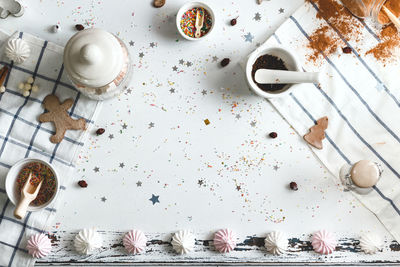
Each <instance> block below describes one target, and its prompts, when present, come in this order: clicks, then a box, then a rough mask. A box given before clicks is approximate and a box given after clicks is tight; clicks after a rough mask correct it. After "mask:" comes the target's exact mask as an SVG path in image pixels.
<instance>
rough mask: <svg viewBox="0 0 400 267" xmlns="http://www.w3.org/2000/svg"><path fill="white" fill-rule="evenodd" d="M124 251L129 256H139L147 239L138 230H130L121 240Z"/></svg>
mask: <svg viewBox="0 0 400 267" xmlns="http://www.w3.org/2000/svg"><path fill="white" fill-rule="evenodd" d="M122 243H123V244H124V247H125V249H126V250H127V251H128V252H129V253H131V254H139V253H141V252H143V250H144V249H145V248H146V243H147V238H146V236H145V235H144V234H143V232H142V231H140V230H131V231H129V232H128V233H126V234H125V236H124V239H123V240H122Z"/></svg>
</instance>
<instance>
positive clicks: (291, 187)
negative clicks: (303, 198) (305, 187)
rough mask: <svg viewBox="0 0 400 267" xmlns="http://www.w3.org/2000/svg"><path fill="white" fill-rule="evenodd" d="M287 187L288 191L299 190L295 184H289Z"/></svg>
mask: <svg viewBox="0 0 400 267" xmlns="http://www.w3.org/2000/svg"><path fill="white" fill-rule="evenodd" d="M289 187H290V189H292V190H293V191H297V190H299V188H298V187H297V184H296V182H290V184H289Z"/></svg>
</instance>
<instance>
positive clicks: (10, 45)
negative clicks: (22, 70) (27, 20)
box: [4, 38, 31, 64]
mask: <svg viewBox="0 0 400 267" xmlns="http://www.w3.org/2000/svg"><path fill="white" fill-rule="evenodd" d="M4 52H5V54H6V56H7V58H8V59H9V60H12V61H14V63H15V64H21V63H23V62H24V61H25V60H26V59H27V58H28V57H29V55H30V54H31V49H30V48H29V45H28V44H27V43H26V42H25V41H24V40H22V39H20V38H16V39H11V40H9V41H8V42H7V44H6V47H5V51H4Z"/></svg>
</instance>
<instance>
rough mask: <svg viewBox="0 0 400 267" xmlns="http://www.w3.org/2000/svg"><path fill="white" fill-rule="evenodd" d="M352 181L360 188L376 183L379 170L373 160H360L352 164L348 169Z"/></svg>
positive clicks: (379, 173)
mask: <svg viewBox="0 0 400 267" xmlns="http://www.w3.org/2000/svg"><path fill="white" fill-rule="evenodd" d="M350 175H351V179H352V180H353V183H354V184H355V185H357V186H358V187H361V188H368V187H372V186H374V185H376V183H377V182H378V180H379V177H380V175H381V170H380V169H379V167H378V165H377V164H376V163H375V162H372V161H369V160H360V161H358V162H357V163H355V164H354V165H353V167H352V168H351V171H350Z"/></svg>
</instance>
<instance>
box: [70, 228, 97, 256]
mask: <svg viewBox="0 0 400 267" xmlns="http://www.w3.org/2000/svg"><path fill="white" fill-rule="evenodd" d="M102 243H103V242H102V239H101V236H100V235H99V233H98V232H97V231H96V230H95V229H83V230H81V231H80V232H79V233H78V234H77V235H76V236H75V239H74V246H75V250H76V251H77V252H78V253H80V254H86V255H88V254H91V253H92V252H93V251H95V250H96V249H99V248H101V245H102Z"/></svg>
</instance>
